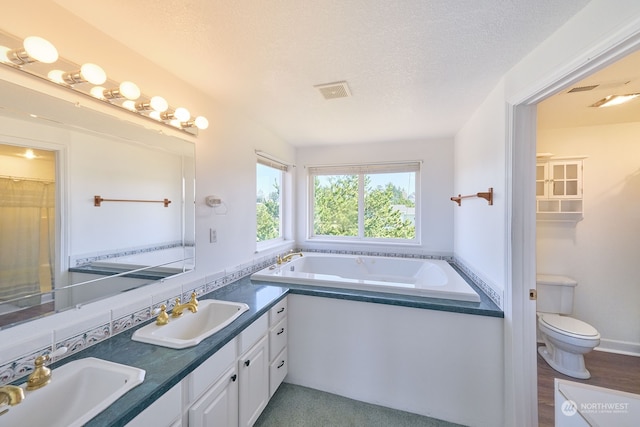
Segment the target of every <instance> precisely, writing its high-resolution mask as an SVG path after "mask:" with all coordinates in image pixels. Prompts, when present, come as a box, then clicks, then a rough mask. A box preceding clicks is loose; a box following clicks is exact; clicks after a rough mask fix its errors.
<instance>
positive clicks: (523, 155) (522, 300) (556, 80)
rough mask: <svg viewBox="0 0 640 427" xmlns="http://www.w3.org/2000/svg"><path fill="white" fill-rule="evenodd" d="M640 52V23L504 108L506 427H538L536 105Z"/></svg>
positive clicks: (636, 21) (614, 35) (555, 72)
mask: <svg viewBox="0 0 640 427" xmlns="http://www.w3.org/2000/svg"><path fill="white" fill-rule="evenodd" d="M638 49H640V19H638V20H635V21H634V22H633V23H632V24H631V25H628V26H626V27H624V28H621V29H620V30H619V31H618V32H616V33H615V34H612V35H611V37H609V38H607V39H606V40H603V41H602V43H600V44H599V45H598V46H595V47H593V48H592V49H591V50H590V51H588V52H583V53H582V55H580V57H579V58H577V59H575V60H573V61H572V62H571V63H569V64H568V65H567V66H566V67H564V68H563V69H559V70H555V71H554V72H553V74H552V75H550V76H547V78H545V79H543V81H540V82H537V83H538V84H537V85H536V86H535V87H534V86H532V87H531V88H530V89H529V92H528V93H524V94H523V95H522V96H520V97H516V98H514V99H512V100H508V102H507V147H506V153H507V174H506V176H507V198H508V200H507V224H506V226H507V232H506V240H507V242H506V245H507V260H506V277H507V286H505V299H504V313H505V425H506V426H516V425H517V426H531V427H535V426H537V425H538V404H537V402H538V399H537V365H536V348H535V347H536V336H535V322H536V320H535V319H536V312H535V311H536V310H535V302H534V301H530V300H529V289H533V288H535V284H536V283H535V275H536V259H535V257H536V219H535V159H536V155H535V154H536V105H537V103H538V102H540V101H542V100H543V99H545V98H547V97H549V96H550V95H553V94H555V93H557V92H559V91H560V90H563V89H565V88H567V87H568V86H570V85H572V84H574V83H576V82H578V81H580V80H582V79H584V78H585V77H587V76H589V75H591V74H593V73H594V72H596V71H598V70H600V69H602V68H604V67H606V66H608V65H610V64H612V63H614V62H616V61H617V60H619V59H621V58H623V57H625V56H627V55H628V54H629V53H631V52H634V51H636V50H638Z"/></svg>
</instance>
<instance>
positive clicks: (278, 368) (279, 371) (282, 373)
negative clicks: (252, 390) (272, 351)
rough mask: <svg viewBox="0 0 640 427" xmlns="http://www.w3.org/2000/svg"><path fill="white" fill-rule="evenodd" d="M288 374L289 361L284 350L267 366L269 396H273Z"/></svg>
mask: <svg viewBox="0 0 640 427" xmlns="http://www.w3.org/2000/svg"><path fill="white" fill-rule="evenodd" d="M287 372H289V359H288V355H287V349H286V348H285V349H284V350H282V352H281V353H280V354H279V355H278V357H276V359H275V360H274V361H273V362H272V363H271V365H270V366H269V396H273V393H275V392H276V390H277V389H278V387H279V386H280V384H282V381H284V377H286V376H287Z"/></svg>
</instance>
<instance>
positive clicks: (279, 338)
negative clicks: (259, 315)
mask: <svg viewBox="0 0 640 427" xmlns="http://www.w3.org/2000/svg"><path fill="white" fill-rule="evenodd" d="M287 335H288V329H287V319H286V318H284V319H282V320H281V321H280V323H278V324H277V325H276V326H274V327H273V328H271V330H270V331H269V360H273V358H274V357H276V356H277V355H278V353H280V352H281V351H282V349H283V348H285V347H286V346H287Z"/></svg>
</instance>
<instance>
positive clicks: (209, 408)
mask: <svg viewBox="0 0 640 427" xmlns="http://www.w3.org/2000/svg"><path fill="white" fill-rule="evenodd" d="M236 360H237V342H236V339H233V340H232V341H230V342H228V343H227V344H226V345H225V346H224V347H222V348H221V349H220V350H218V351H217V352H216V353H215V354H214V355H213V356H211V357H210V358H209V359H207V360H206V361H205V362H204V363H203V364H202V365H200V366H198V368H196V369H195V370H194V371H193V372H192V373H191V374H189V376H188V377H187V378H186V379H185V380H184V381H183V386H184V394H185V396H186V398H187V402H188V404H189V405H190V406H188V411H187V417H188V425H189V427H206V426H213V425H215V426H223V427H227V426H228V427H236V426H237V425H238V373H237V371H236Z"/></svg>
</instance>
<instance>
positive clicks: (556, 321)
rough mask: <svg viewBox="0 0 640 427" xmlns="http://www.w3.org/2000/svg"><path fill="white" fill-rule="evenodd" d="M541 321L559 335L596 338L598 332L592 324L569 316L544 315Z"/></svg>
mask: <svg viewBox="0 0 640 427" xmlns="http://www.w3.org/2000/svg"><path fill="white" fill-rule="evenodd" d="M541 320H542V321H543V322H544V324H545V325H546V326H547V327H549V328H550V329H553V330H555V331H557V332H559V333H563V334H570V335H575V336H577V337H585V338H595V337H598V336H599V334H598V331H597V330H596V328H594V327H593V326H591V325H590V324H588V323H586V322H583V321H581V320H578V319H574V318H573V317H569V316H559V315H557V314H543V315H542V316H541Z"/></svg>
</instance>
